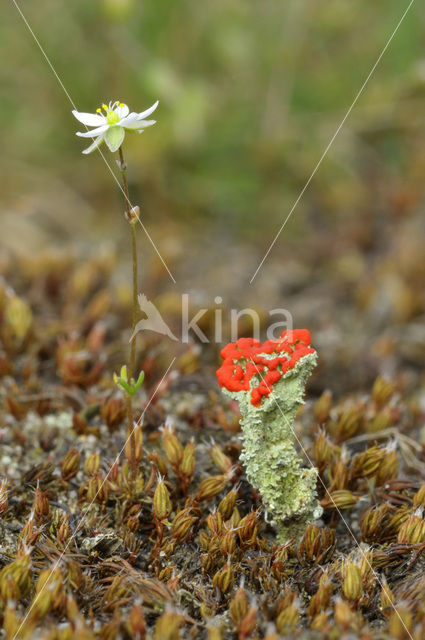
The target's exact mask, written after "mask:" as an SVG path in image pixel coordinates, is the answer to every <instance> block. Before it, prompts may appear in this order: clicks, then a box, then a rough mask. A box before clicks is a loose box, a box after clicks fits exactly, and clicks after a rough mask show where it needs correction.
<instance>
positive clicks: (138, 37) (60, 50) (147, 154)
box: [0, 0, 425, 244]
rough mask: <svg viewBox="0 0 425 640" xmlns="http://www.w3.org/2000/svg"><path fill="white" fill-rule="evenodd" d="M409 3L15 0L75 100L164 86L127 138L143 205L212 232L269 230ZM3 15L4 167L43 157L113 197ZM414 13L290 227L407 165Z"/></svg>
mask: <svg viewBox="0 0 425 640" xmlns="http://www.w3.org/2000/svg"><path fill="white" fill-rule="evenodd" d="M407 4H408V3H407V1H406V2H403V3H401V2H399V1H397V0H374V2H370V1H368V0H358V1H357V2H356V3H353V2H352V1H351V0H291V1H288V2H285V3H279V2H276V1H275V0H263V1H262V2H261V3H260V2H255V3H254V2H246V0H245V1H242V0H233V2H225V1H224V0H215V2H202V3H199V2H194V1H193V0H181V1H180V2H172V1H170V0H145V1H144V2H139V1H137V0H91V2H87V1H86V0H73V2H67V3H65V2H60V3H58V2H54V1H53V0H41V1H39V2H37V3H29V2H25V1H24V0H22V1H21V3H20V6H21V8H22V11H23V12H24V14H25V16H26V18H27V20H28V22H29V24H30V25H31V27H32V29H33V30H34V32H35V34H36V35H37V37H38V38H39V40H40V43H41V44H42V46H43V47H44V48H45V51H46V53H47V55H48V56H49V58H50V59H51V61H52V64H53V65H54V67H55V70H56V72H57V73H58V75H59V76H60V78H61V79H62V81H63V83H64V86H65V87H66V90H67V91H68V92H69V94H70V96H71V97H72V99H73V100H74V102H75V104H76V105H77V108H78V109H80V110H83V111H93V110H94V109H95V108H96V107H97V106H98V105H99V104H100V103H101V102H103V101H108V100H110V99H118V98H119V99H120V100H124V101H126V102H127V103H128V104H129V105H130V107H131V108H133V109H135V110H142V109H143V108H146V107H147V106H149V105H150V104H151V103H152V102H153V101H154V100H155V99H157V98H158V99H159V100H160V109H159V110H158V114H157V119H158V123H159V124H158V126H157V127H155V128H154V129H153V130H151V131H149V135H146V134H144V135H143V143H142V144H140V139H137V140H136V137H134V138H132V139H131V140H130V141H129V142H128V143H127V142H126V144H127V146H128V155H129V158H130V167H131V170H132V182H133V189H136V192H137V189H141V190H142V192H143V193H149V194H150V196H149V197H150V199H151V200H150V201H151V203H154V205H155V206H154V207H152V210H151V212H150V213H149V211H147V212H146V215H147V216H148V218H149V215H151V216H154V215H156V212H157V211H163V212H164V215H166V214H167V215H168V216H169V217H170V218H171V217H172V218H175V219H179V220H184V221H186V223H190V224H193V223H194V222H195V221H197V220H200V221H202V222H205V221H206V220H208V221H211V224H213V225H214V226H216V228H217V230H218V231H219V232H220V233H221V231H222V229H223V228H224V229H225V230H226V233H227V234H230V235H234V234H236V235H238V234H239V233H240V232H242V233H249V234H251V236H252V238H253V239H254V238H255V239H260V240H264V244H266V243H267V241H268V239H269V238H268V235H267V234H269V233H273V232H274V231H275V230H276V229H277V228H278V227H279V226H280V224H281V222H282V221H283V219H284V218H285V217H286V215H287V213H288V211H289V209H290V208H291V206H292V204H293V202H294V201H295V199H296V197H297V196H298V193H299V191H300V189H301V188H302V187H303V186H304V184H305V181H306V180H307V178H308V177H309V175H310V174H311V171H312V170H313V168H314V166H315V165H316V163H317V161H318V160H319V158H320V156H321V154H322V152H323V151H324V149H325V147H326V145H327V144H328V142H329V140H330V138H331V136H332V135H333V133H334V132H335V130H336V128H337V126H338V125H339V123H340V122H341V120H342V118H343V116H344V115H345V112H346V110H347V109H348V107H349V105H350V104H351V103H352V100H353V99H354V97H355V95H356V93H357V92H358V90H359V88H360V86H361V85H362V83H363V82H364V80H365V78H366V76H367V74H368V73H369V71H370V69H371V67H372V65H373V64H374V62H375V61H376V59H377V57H378V55H379V53H380V52H381V50H382V48H383V47H384V45H385V43H386V42H387V40H388V38H389V37H390V35H391V33H392V32H393V30H394V28H395V26H396V24H397V22H398V21H399V19H400V17H401V15H402V13H403V11H404V9H405V8H406V7H407ZM2 16H3V19H2V21H1V22H0V43H1V44H0V50H1V56H2V60H3V64H2V68H1V71H0V74H1V84H2V88H3V89H2V100H1V103H0V117H1V122H2V140H3V145H4V148H5V149H7V150H8V156H7V158H5V157H4V156H3V159H2V164H5V166H6V171H13V170H14V163H16V166H17V167H19V172H21V173H25V172H28V174H31V172H32V170H33V168H36V167H43V168H44V169H46V170H47V171H51V172H54V173H55V175H60V176H61V177H62V178H63V179H64V180H65V181H66V182H67V184H68V185H71V186H73V188H75V189H76V190H77V191H78V192H81V193H82V194H83V195H84V196H85V197H87V198H88V199H89V200H93V201H94V202H96V199H98V200H97V201H99V202H100V201H102V198H104V197H105V196H106V197H110V194H111V191H112V182H111V176H110V174H109V172H108V170H107V169H106V168H105V166H104V165H103V162H102V159H101V158H100V156H97V158H96V159H95V160H93V159H90V163H91V164H90V171H88V168H87V162H88V161H87V159H85V158H82V157H81V155H80V152H81V149H82V148H83V147H82V141H81V140H79V139H78V138H76V137H75V136H74V132H75V130H76V129H77V126H76V124H77V123H76V122H75V121H74V119H73V118H72V115H71V112H70V111H71V105H70V104H69V101H68V99H67V97H66V95H65V94H64V92H63V91H62V89H61V87H60V86H59V83H58V82H57V80H56V79H55V77H54V75H53V74H52V71H51V70H50V69H49V67H48V65H47V63H46V60H45V59H44V58H43V56H42V54H41V52H40V51H39V50H38V49H37V46H36V44H35V42H34V41H33V40H32V38H31V36H30V33H29V31H28V30H27V28H26V26H25V24H24V22H23V21H22V19H21V17H20V16H19V14H18V12H17V10H16V8H15V7H14V6H13V4H12V3H11V2H9V3H6V6H4V7H2ZM424 26H425V11H424V9H423V6H421V5H420V4H419V3H417V4H414V5H413V7H412V9H411V11H410V12H409V14H408V15H407V17H406V19H405V21H404V22H403V24H402V26H401V28H400V30H399V32H398V33H397V35H396V36H395V37H394V40H393V41H392V43H391V45H390V47H389V49H388V51H387V52H386V54H385V56H384V57H383V59H382V61H381V63H380V64H379V67H378V68H377V70H376V72H375V74H374V76H373V78H372V79H371V81H370V84H369V85H368V87H367V88H366V90H365V92H364V95H362V97H361V99H360V100H359V103H358V105H357V106H356V108H355V109H354V111H353V113H352V114H351V116H350V118H349V119H348V121H347V122H346V124H345V126H344V128H343V130H342V131H341V134H340V135H339V137H338V139H337V140H336V142H335V145H334V146H333V148H332V150H331V151H330V153H329V155H328V157H327V159H326V161H325V162H324V163H323V166H322V167H321V168H320V171H319V173H318V175H317V176H316V177H315V179H314V182H313V183H312V185H311V187H310V188H309V190H308V193H307V194H306V198H304V199H303V201H302V202H301V203H300V205H299V207H298V209H297V215H296V216H295V217H294V220H293V221H292V222H291V224H290V225H288V227H287V228H286V230H285V234H286V237H285V241H286V240H288V238H289V239H290V237H291V234H293V233H294V232H295V234H297V231H300V230H301V229H303V224H304V223H305V222H306V220H308V221H309V222H310V220H309V218H311V217H312V216H313V218H314V219H316V218H317V212H320V213H321V223H326V222H325V221H326V220H328V221H330V222H332V223H334V222H335V218H336V219H341V220H342V221H344V215H345V214H346V213H347V212H353V211H355V210H356V208H357V207H358V206H359V202H361V201H362V198H363V197H364V185H363V181H364V180H365V178H366V177H368V178H369V177H370V172H371V170H373V171H376V170H378V171H379V172H380V173H382V174H384V176H385V178H386V179H387V178H388V179H390V180H391V178H392V176H394V175H395V174H396V172H398V171H400V170H401V171H402V172H403V171H405V170H406V167H407V166H408V165H409V158H411V156H412V150H417V148H418V144H419V142H420V141H422V142H423V138H424V135H423V133H418V130H419V126H421V127H422V116H421V114H422V113H423V102H424V96H425V61H424V60H423V53H422V45H423V35H424ZM415 125H417V126H415ZM422 129H423V127H422ZM109 158H110V156H109ZM133 159H134V162H133ZM110 160H111V158H110ZM111 162H112V160H111ZM16 170H17V169H16ZM3 175H4V173H3ZM147 209H149V207H148V208H147ZM308 214H310V215H308ZM111 215H112V212H111ZM306 216H307V217H306ZM314 219H313V222H312V224H313V227H312V228H313V230H314V225H315V224H316V223H315V222H314ZM261 230H263V231H264V234H265V235H264V238H263V234H262V231H261Z"/></svg>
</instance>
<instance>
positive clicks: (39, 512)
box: [34, 488, 50, 522]
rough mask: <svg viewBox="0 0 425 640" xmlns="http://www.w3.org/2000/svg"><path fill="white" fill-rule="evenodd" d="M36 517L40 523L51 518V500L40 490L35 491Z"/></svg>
mask: <svg viewBox="0 0 425 640" xmlns="http://www.w3.org/2000/svg"><path fill="white" fill-rule="evenodd" d="M34 516H35V519H36V520H37V521H38V522H42V521H44V520H47V519H48V518H49V516H50V503H49V499H48V497H47V496H46V494H45V493H44V492H43V491H40V489H38V488H37V489H36V490H35V495H34Z"/></svg>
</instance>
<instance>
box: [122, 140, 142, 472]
mask: <svg viewBox="0 0 425 640" xmlns="http://www.w3.org/2000/svg"><path fill="white" fill-rule="evenodd" d="M118 153H119V157H120V170H121V175H122V182H123V187H124V195H125V208H126V214H127V220H128V223H129V225H130V231H131V250H132V261H133V324H132V334H134V330H135V328H136V324H137V319H138V306H137V305H138V303H137V293H138V260H137V243H136V229H135V224H136V220H137V218H136V219H134V214H133V213H132V211H131V208H132V207H131V202H130V196H129V192H128V183H127V173H126V172H127V165H126V163H125V160H124V154H123V151H122V147H120V148H119V149H118ZM135 362H136V340H135V336H133V338H132V340H131V343H130V362H129V367H128V379H129V380H130V381H131V378H132V377H133V375H134V367H135ZM127 419H128V432H129V435H130V452H131V453H130V456H131V460H130V469H131V475H132V477H133V478H135V476H136V474H137V464H136V440H135V437H134V428H133V426H134V425H133V407H132V403H131V396H129V395H128V396H127Z"/></svg>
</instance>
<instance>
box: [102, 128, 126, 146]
mask: <svg viewBox="0 0 425 640" xmlns="http://www.w3.org/2000/svg"><path fill="white" fill-rule="evenodd" d="M124 135H125V131H124V129H123V128H122V127H119V126H117V125H114V126H113V127H109V129H108V131H107V132H106V134H105V142H106V144H107V145H108V147H109V150H110V151H117V149H119V147H120V146H121V143H122V141H123V140H124Z"/></svg>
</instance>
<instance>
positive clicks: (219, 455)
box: [208, 442, 233, 474]
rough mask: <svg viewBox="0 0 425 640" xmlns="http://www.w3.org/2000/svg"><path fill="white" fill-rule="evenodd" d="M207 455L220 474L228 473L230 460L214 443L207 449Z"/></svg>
mask: <svg viewBox="0 0 425 640" xmlns="http://www.w3.org/2000/svg"><path fill="white" fill-rule="evenodd" d="M208 453H209V454H210V456H211V460H212V461H213V462H214V464H215V465H216V466H217V467H218V469H220V471H221V473H225V474H227V473H230V472H231V470H232V466H233V463H232V460H231V459H230V458H229V456H226V454H225V453H223V451H222V450H221V449H220V447H219V446H218V445H217V444H216V443H215V442H214V443H213V444H212V446H211V447H210V448H209V449H208Z"/></svg>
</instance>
